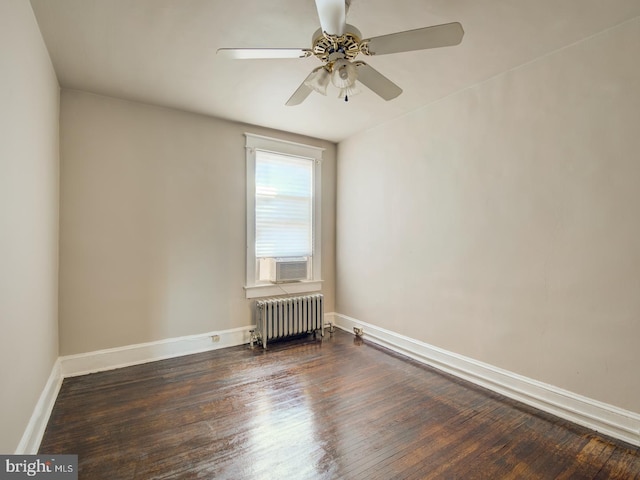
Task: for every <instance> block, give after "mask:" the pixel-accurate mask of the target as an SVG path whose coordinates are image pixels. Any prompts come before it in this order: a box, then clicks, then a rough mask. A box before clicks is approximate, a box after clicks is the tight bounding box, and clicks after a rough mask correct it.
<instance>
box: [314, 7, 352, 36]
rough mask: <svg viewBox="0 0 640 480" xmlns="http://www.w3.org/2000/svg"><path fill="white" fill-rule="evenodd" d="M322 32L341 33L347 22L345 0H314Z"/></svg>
mask: <svg viewBox="0 0 640 480" xmlns="http://www.w3.org/2000/svg"><path fill="white" fill-rule="evenodd" d="M316 7H317V9H318V17H320V26H321V27H322V31H323V32H327V33H328V34H330V35H342V34H343V33H344V29H345V26H346V23H347V20H346V6H345V0H316Z"/></svg>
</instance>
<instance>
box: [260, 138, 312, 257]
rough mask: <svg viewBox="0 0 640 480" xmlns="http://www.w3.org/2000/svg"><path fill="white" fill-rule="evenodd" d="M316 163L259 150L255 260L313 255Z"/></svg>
mask: <svg viewBox="0 0 640 480" xmlns="http://www.w3.org/2000/svg"><path fill="white" fill-rule="evenodd" d="M312 205H313V160H310V159H306V158H300V157H293V156H288V155H281V154H276V153H271V152H265V151H261V150H258V151H256V257H257V258H261V257H305V256H311V255H312V253H313V241H312V238H313V237H312V220H313V219H312Z"/></svg>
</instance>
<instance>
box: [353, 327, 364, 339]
mask: <svg viewBox="0 0 640 480" xmlns="http://www.w3.org/2000/svg"><path fill="white" fill-rule="evenodd" d="M353 333H355V334H356V337H361V336H362V335H364V328H362V327H353Z"/></svg>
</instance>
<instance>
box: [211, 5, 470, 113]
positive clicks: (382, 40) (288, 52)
mask: <svg viewBox="0 0 640 480" xmlns="http://www.w3.org/2000/svg"><path fill="white" fill-rule="evenodd" d="M315 2H316V7H317V10H318V17H320V25H321V28H320V29H318V30H317V31H316V32H315V33H314V34H313V37H312V47H311V48H220V49H218V52H217V53H218V54H220V55H224V56H226V57H229V58H234V59H241V60H247V59H275V58H307V57H311V56H315V57H316V58H318V59H319V60H320V61H321V62H322V63H323V64H322V65H321V66H319V67H317V68H315V69H314V70H313V71H312V72H311V73H310V74H309V75H308V76H307V78H306V79H305V80H304V81H303V82H302V84H301V85H300V86H299V87H298V89H297V90H296V91H295V92H294V93H293V95H292V96H291V98H289V100H288V101H287V103H286V105H288V106H293V105H299V104H301V103H302V102H303V101H304V100H305V99H306V98H307V97H308V96H309V94H310V93H311V92H312V91H316V92H318V93H321V94H323V95H326V94H327V86H328V85H329V83H332V84H333V85H334V86H335V87H337V88H339V89H340V95H339V97H340V98H344V100H345V101H348V100H349V96H350V95H354V94H356V93H358V91H359V89H358V86H357V84H356V81H359V82H360V83H362V84H363V85H365V86H366V87H368V88H369V89H371V90H372V91H373V92H375V93H376V94H377V95H379V96H380V97H382V98H383V99H385V100H387V101H388V100H392V99H394V98H396V97H397V96H398V95H400V94H401V93H402V89H401V88H400V87H399V86H398V85H396V84H395V83H393V82H392V81H391V80H389V79H388V78H387V77H385V76H384V75H382V74H381V73H380V72H378V71H377V70H375V69H374V68H372V67H371V66H369V65H368V64H366V63H365V62H362V61H359V60H358V61H356V60H355V58H356V57H357V56H358V55H359V54H363V55H368V56H373V55H386V54H389V53H399V52H409V51H412V50H424V49H428V48H438V47H447V46H452V45H458V44H459V43H460V42H461V41H462V37H463V35H464V30H463V29H462V25H460V24H459V23H457V22H454V23H445V24H442V25H435V26H431V27H424V28H418V29H416V30H408V31H405V32H398V33H391V34H389V35H382V36H379V37H373V38H368V39H363V37H362V34H361V33H360V31H359V30H358V29H357V28H356V27H354V26H353V25H349V24H348V23H346V13H347V10H348V7H349V5H350V3H351V0H315Z"/></svg>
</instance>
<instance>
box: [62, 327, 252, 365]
mask: <svg viewBox="0 0 640 480" xmlns="http://www.w3.org/2000/svg"><path fill="white" fill-rule="evenodd" d="M253 328H255V327H241V328H234V329H230V330H223V331H218V332H208V333H201V334H198V335H189V336H185V337H176V338H168V339H165V340H159V341H156V342H148V343H139V344H136V345H127V346H124V347H117V348H110V349H107V350H97V351H95V352H88V353H80V354H77V355H67V356H64V357H60V359H59V360H60V366H61V373H62V376H63V377H75V376H78V375H86V374H88V373H95V372H101V371H105V370H113V369H116V368H123V367H128V366H131V365H138V364H141V363H148V362H155V361H157V360H164V359H166V358H172V357H180V356H182V355H191V354H193V353H201V352H207V351H209V350H217V349H219V348H226V347H234V346H237V345H243V344H245V343H249V335H250V334H249V331H250V330H251V329H253ZM214 337H217V338H218V340H216V341H214V340H213V338H214Z"/></svg>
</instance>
